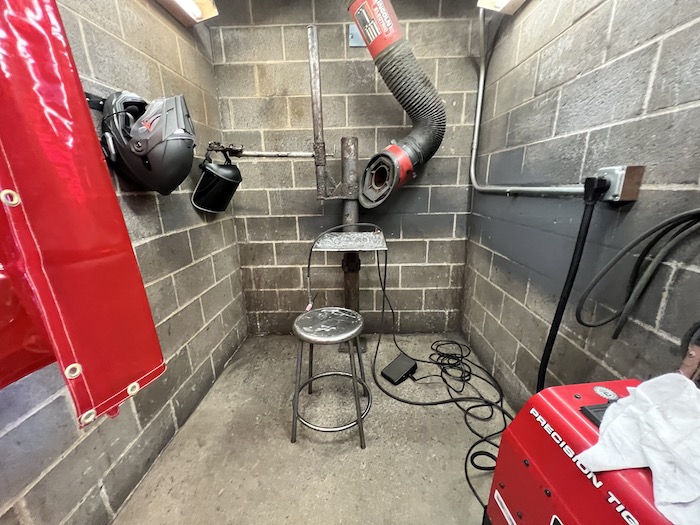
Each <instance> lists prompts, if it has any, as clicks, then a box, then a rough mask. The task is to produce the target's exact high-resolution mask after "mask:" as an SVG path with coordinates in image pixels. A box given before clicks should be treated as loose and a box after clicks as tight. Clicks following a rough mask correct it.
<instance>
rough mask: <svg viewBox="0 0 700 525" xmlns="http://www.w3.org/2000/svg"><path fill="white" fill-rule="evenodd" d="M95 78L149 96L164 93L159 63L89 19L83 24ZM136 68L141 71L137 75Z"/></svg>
mask: <svg viewBox="0 0 700 525" xmlns="http://www.w3.org/2000/svg"><path fill="white" fill-rule="evenodd" d="M83 32H84V34H85V43H86V47H87V50H88V55H89V56H90V62H91V63H92V67H93V72H94V76H95V79H96V80H98V81H100V82H102V83H104V84H107V85H109V86H118V87H119V88H120V89H125V90H128V91H133V92H134V93H138V94H139V95H141V96H143V97H145V98H146V99H149V100H150V99H154V98H157V97H159V96H163V87H162V85H161V82H160V73H159V71H158V64H157V63H156V62H155V61H154V60H151V59H150V58H147V57H146V56H145V55H143V54H142V53H139V52H138V51H136V49H134V48H133V47H131V46H128V45H126V44H125V43H123V42H122V41H121V40H119V39H117V38H115V37H113V36H112V35H110V34H108V33H106V32H104V31H102V30H101V29H98V28H97V27H95V26H94V25H92V24H90V23H87V22H86V23H85V24H84V25H83ZM133 71H138V72H139V74H138V75H134V74H133Z"/></svg>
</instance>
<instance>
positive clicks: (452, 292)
mask: <svg viewBox="0 0 700 525" xmlns="http://www.w3.org/2000/svg"><path fill="white" fill-rule="evenodd" d="M461 303H462V290H461V289H460V288H434V289H426V290H425V309H426V310H457V309H459V308H460V305H461Z"/></svg>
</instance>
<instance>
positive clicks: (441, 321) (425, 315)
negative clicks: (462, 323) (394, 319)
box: [399, 312, 447, 334]
mask: <svg viewBox="0 0 700 525" xmlns="http://www.w3.org/2000/svg"><path fill="white" fill-rule="evenodd" d="M446 325H447V314H446V313H445V312H399V331H400V332H401V333H402V334H413V333H419V332H420V333H441V332H444V331H445V327H446Z"/></svg>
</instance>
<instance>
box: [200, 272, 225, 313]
mask: <svg viewBox="0 0 700 525" xmlns="http://www.w3.org/2000/svg"><path fill="white" fill-rule="evenodd" d="M232 300H233V295H232V293H231V282H230V280H228V279H225V280H223V281H221V282H220V283H218V284H216V285H215V286H214V287H213V288H212V289H211V290H209V291H208V292H206V293H205V294H204V295H202V299H201V301H202V310H203V311H204V320H205V321H209V320H210V319H212V318H214V316H216V315H217V314H218V313H219V312H221V310H223V309H224V307H226V306H227V305H228V304H230V303H231V301H232Z"/></svg>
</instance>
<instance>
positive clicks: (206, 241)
mask: <svg viewBox="0 0 700 525" xmlns="http://www.w3.org/2000/svg"><path fill="white" fill-rule="evenodd" d="M188 233H189V236H190V243H191V244H192V254H193V255H194V260H195V261H196V260H198V259H201V258H202V257H206V256H207V255H209V254H210V253H211V252H216V251H219V250H220V249H222V248H223V247H224V246H225V245H226V243H225V242H224V235H223V231H222V228H221V223H220V222H213V223H211V224H207V225H206V226H200V227H199V228H193V229H191V230H189V231H188Z"/></svg>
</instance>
